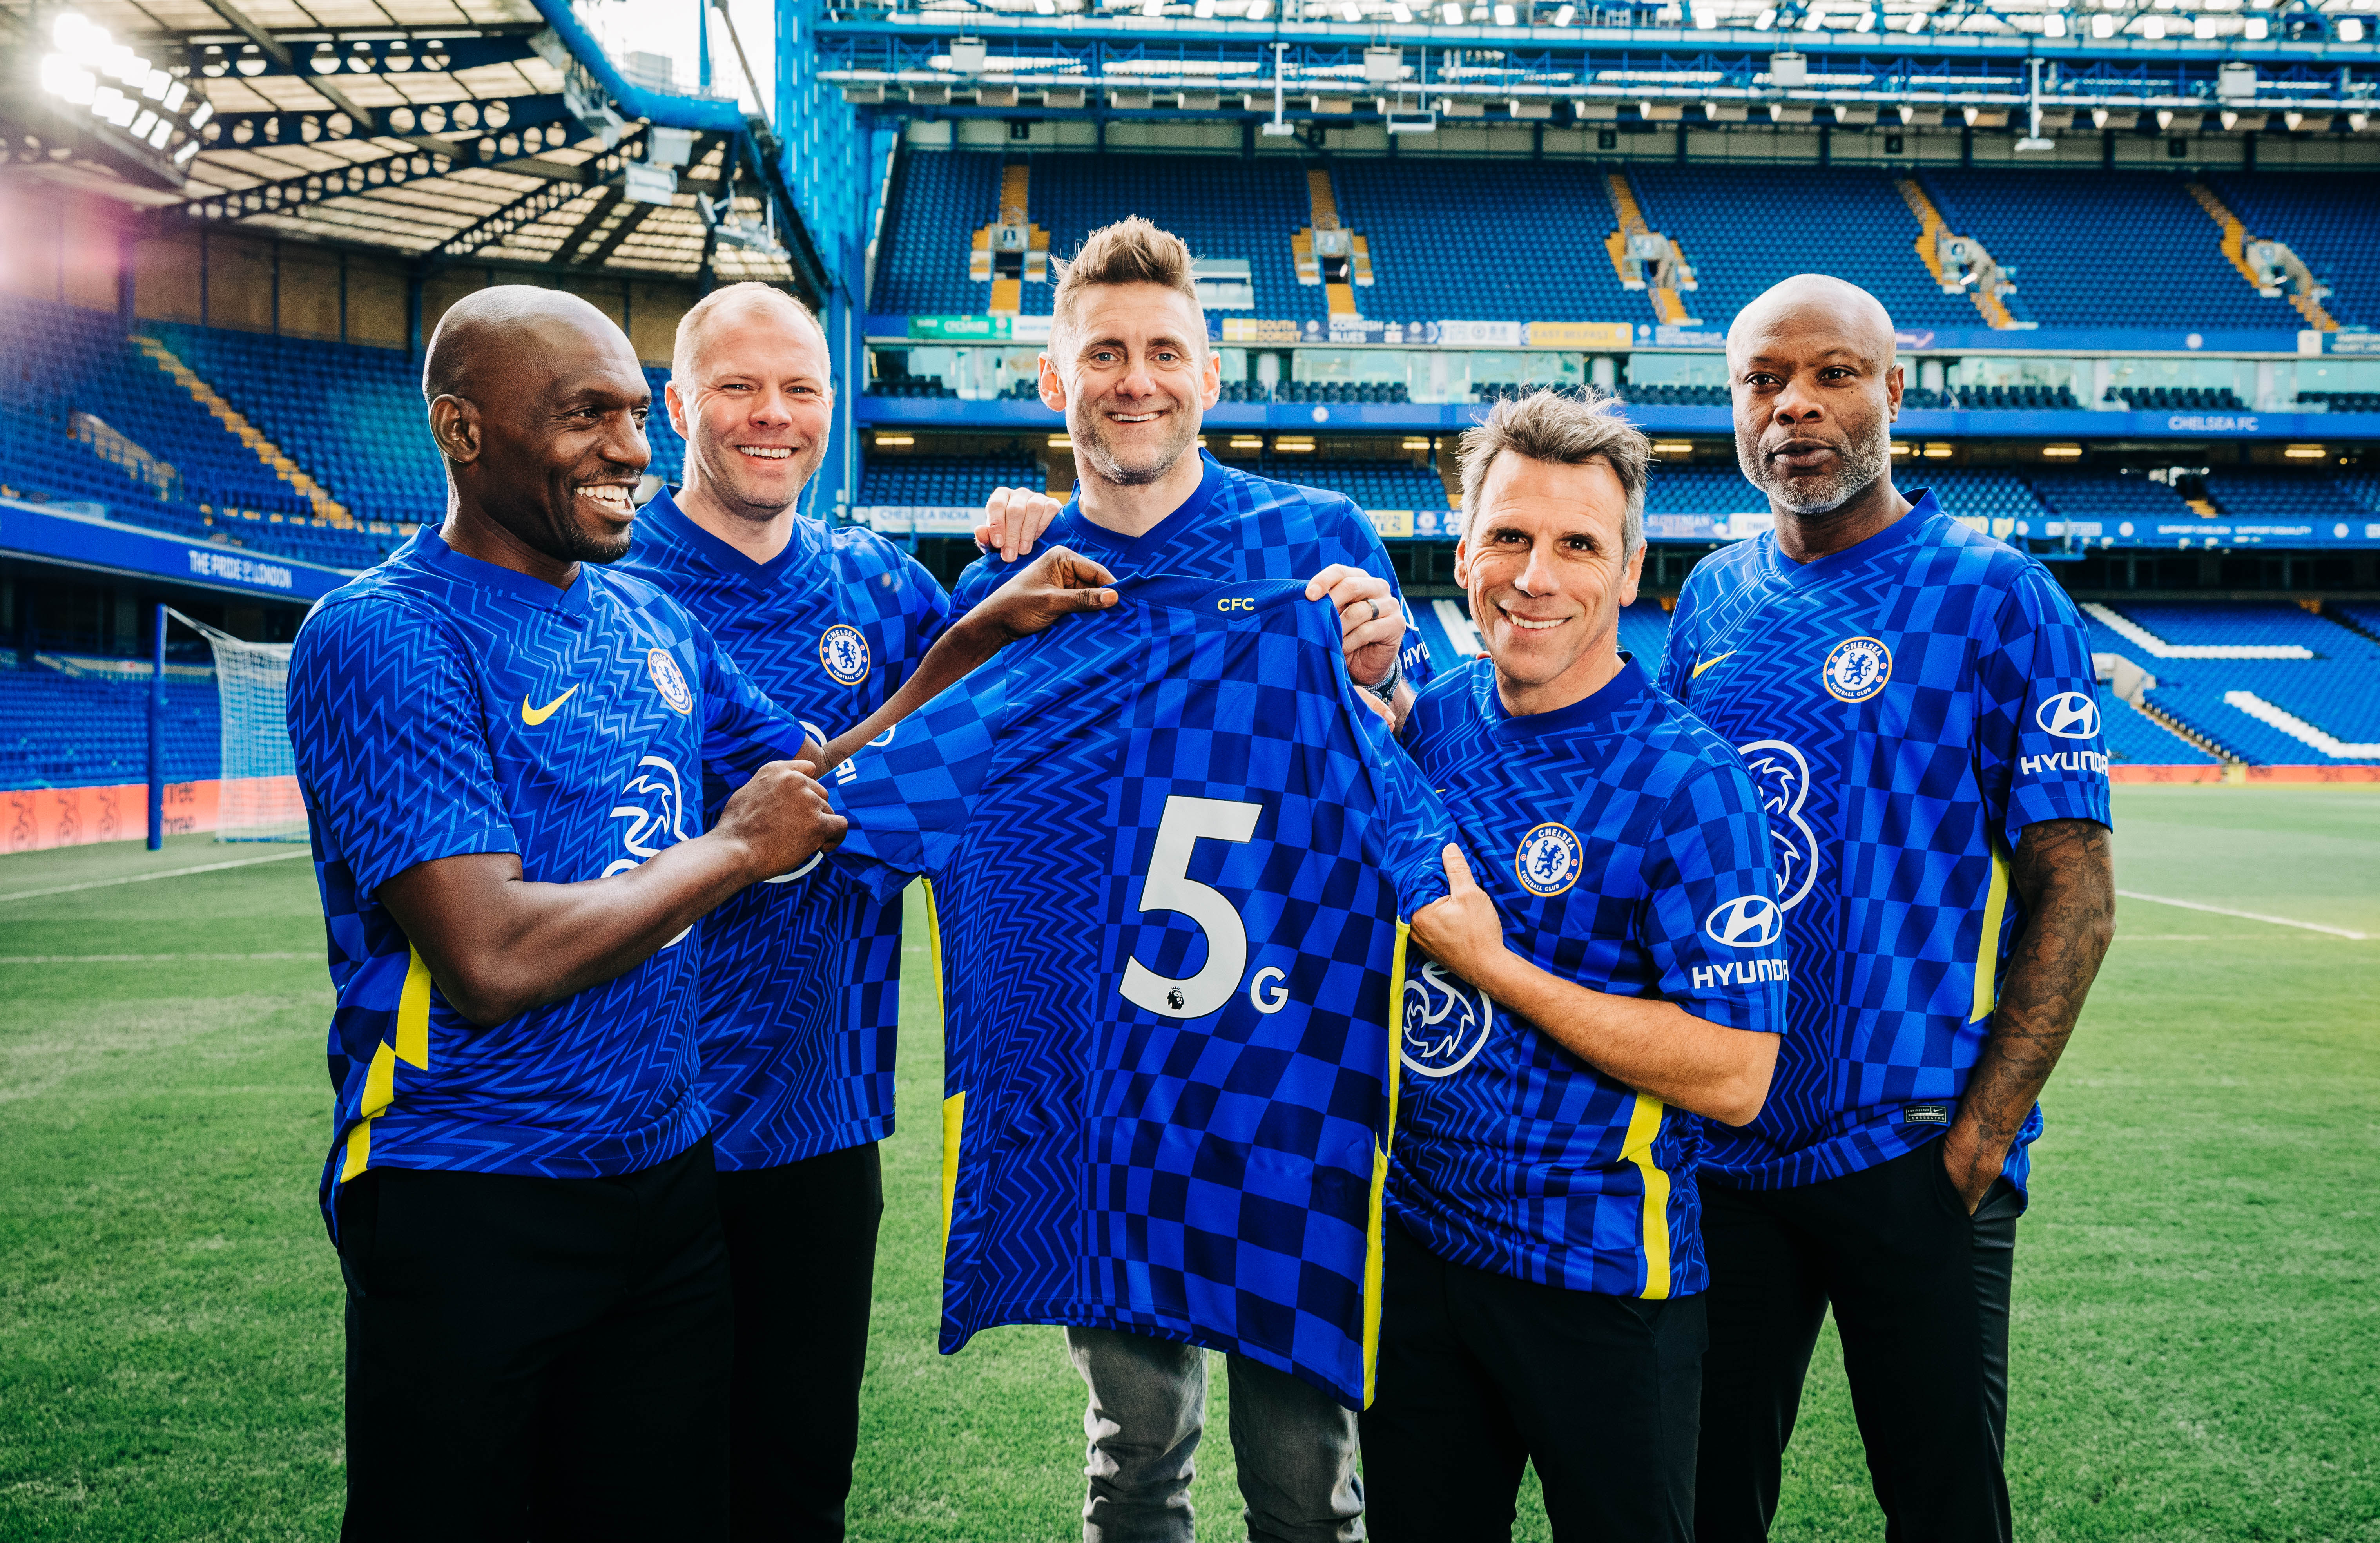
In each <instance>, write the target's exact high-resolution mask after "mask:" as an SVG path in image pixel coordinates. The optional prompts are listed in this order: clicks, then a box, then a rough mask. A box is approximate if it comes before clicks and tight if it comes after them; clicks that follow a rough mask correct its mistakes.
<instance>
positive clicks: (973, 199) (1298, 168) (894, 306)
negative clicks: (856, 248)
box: [869, 151, 1378, 321]
mask: <svg viewBox="0 0 2380 1543" xmlns="http://www.w3.org/2000/svg"><path fill="white" fill-rule="evenodd" d="M1006 159H1007V158H1006V157H1004V156H1002V155H1000V154H997V153H994V152H977V151H920V152H912V153H910V154H907V155H905V156H903V157H902V169H901V172H900V175H899V176H897V177H896V179H895V185H894V188H893V194H892V212H891V213H890V214H889V215H888V216H887V218H886V220H885V235H884V242H883V247H882V249H881V251H880V256H879V259H878V262H877V272H876V289H875V294H874V298H872V299H871V301H870V302H869V303H870V307H871V309H873V310H876V311H878V312H880V313H882V314H886V315H917V316H934V315H958V316H980V315H983V314H985V313H986V312H987V311H989V310H990V305H991V286H990V284H988V283H981V282H976V281H971V280H970V279H969V278H968V277H967V253H968V250H969V247H970V243H971V242H972V240H973V238H974V235H975V232H976V231H977V230H978V229H980V228H981V227H982V226H984V225H990V224H991V223H992V222H993V221H994V220H996V219H997V218H998V217H999V213H1000V209H999V204H1000V191H1001V167H1002V164H1004V163H1005V161H1006ZM1026 162H1027V164H1029V166H1030V167H1031V171H1032V176H1031V181H1030V184H1029V188H1028V191H1027V193H1026V214H1027V218H1028V219H1029V220H1030V221H1031V223H1033V224H1035V225H1039V226H1040V227H1041V228H1042V229H1043V230H1046V231H1048V232H1049V233H1050V252H1051V253H1052V254H1053V255H1055V256H1058V257H1065V256H1067V255H1069V254H1071V253H1072V252H1073V251H1074V250H1075V249H1076V248H1077V247H1079V246H1081V245H1082V241H1083V237H1086V236H1087V235H1089V234H1090V233H1091V231H1092V230H1094V229H1095V228H1097V227H1098V226H1099V225H1106V224H1108V223H1109V222H1110V221H1111V220H1114V219H1116V218H1117V217H1118V216H1119V214H1120V213H1125V212H1129V213H1138V214H1144V215H1147V217H1148V218H1149V219H1152V220H1155V221H1156V222H1157V223H1158V224H1160V225H1163V226H1165V228H1167V229H1168V230H1171V231H1172V232H1174V233H1175V234H1176V235H1178V236H1180V237H1182V238H1183V239H1184V240H1185V241H1187V242H1189V243H1190V249H1191V250H1192V251H1193V252H1195V253H1196V254H1197V255H1198V256H1200V257H1202V258H1236V259H1240V260H1243V261H1246V263H1247V264H1248V269H1249V274H1250V277H1251V279H1252V280H1253V282H1254V285H1255V288H1256V300H1257V303H1256V308H1255V314H1257V315H1259V316H1265V317H1274V318H1283V319H1287V320H1291V321H1303V320H1305V319H1306V318H1308V317H1315V318H1319V317H1322V316H1324V315H1327V314H1328V312H1327V310H1326V309H1325V300H1324V297H1323V292H1322V288H1321V286H1318V285H1305V286H1301V285H1300V284H1299V283H1298V282H1297V273H1296V270H1295V268H1294V266H1293V263H1292V261H1291V255H1290V238H1291V237H1293V236H1294V235H1295V234H1296V233H1297V232H1298V231H1299V230H1301V229H1303V228H1305V226H1306V225H1309V224H1310V223H1311V222H1312V206H1311V203H1310V201H1309V199H1308V195H1307V192H1306V185H1305V167H1304V165H1303V164H1301V163H1299V162H1296V161H1293V160H1290V159H1287V158H1278V159H1275V158H1268V159H1265V160H1260V161H1256V162H1245V161H1240V160H1237V159H1227V158H1223V157H1219V156H1197V155H1128V156H1118V155H1111V156H1101V155H1090V154H1073V153H1063V152H1050V153H1038V154H1035V155H1032V156H1030V157H1029V158H1026ZM1350 223H1351V224H1353V225H1354V227H1355V228H1356V229H1357V230H1364V229H1365V226H1364V225H1362V223H1361V220H1360V217H1351V218H1350ZM1376 250H1377V249H1376ZM1375 262H1376V266H1377V262H1378V259H1377V257H1376V259H1375ZM1051 289H1052V286H1050V285H1048V284H1028V285H1026V286H1024V290H1023V297H1024V298H1023V311H1024V314H1026V315H1028V316H1047V315H1048V314H1049V313H1050V293H1051ZM1359 293H1360V294H1362V295H1365V296H1369V295H1371V294H1374V293H1376V291H1374V290H1369V289H1367V290H1364V291H1360V292H1359ZM1366 311H1367V312H1368V313H1378V312H1376V311H1375V309H1374V308H1373V307H1372V306H1371V305H1370V304H1368V303H1366ZM1214 314H1217V315H1220V314H1223V313H1222V312H1220V311H1219V312H1216V313H1214ZM1243 314H1245V313H1243Z"/></svg>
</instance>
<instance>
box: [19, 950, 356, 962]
mask: <svg viewBox="0 0 2380 1543" xmlns="http://www.w3.org/2000/svg"><path fill="white" fill-rule="evenodd" d="M321 957H322V951H321V950H320V949H316V950H315V951H314V952H312V953H310V954H309V953H304V952H288V951H284V952H281V953H277V954H0V965H145V964H151V963H154V962H157V961H160V960H166V959H202V960H212V961H216V962H221V961H224V960H227V959H237V960H240V961H242V962H245V961H247V960H249V959H319V958H321Z"/></svg>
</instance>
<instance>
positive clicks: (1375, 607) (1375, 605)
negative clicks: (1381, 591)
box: [1364, 597, 1380, 622]
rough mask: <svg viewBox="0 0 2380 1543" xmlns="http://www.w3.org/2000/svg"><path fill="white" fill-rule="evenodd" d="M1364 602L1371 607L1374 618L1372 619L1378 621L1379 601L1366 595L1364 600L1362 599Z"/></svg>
mask: <svg viewBox="0 0 2380 1543" xmlns="http://www.w3.org/2000/svg"><path fill="white" fill-rule="evenodd" d="M1364 603H1365V604H1366V605H1368V606H1370V607H1371V608H1372V620H1374V621H1376V622H1377V621H1378V620H1379V619H1380V602H1379V601H1376V600H1373V599H1370V598H1369V597H1366V599H1365V601H1364Z"/></svg>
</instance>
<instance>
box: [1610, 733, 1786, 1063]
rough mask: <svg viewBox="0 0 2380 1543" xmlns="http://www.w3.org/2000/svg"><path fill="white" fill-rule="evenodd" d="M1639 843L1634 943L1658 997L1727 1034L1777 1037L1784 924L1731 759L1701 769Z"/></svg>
mask: <svg viewBox="0 0 2380 1543" xmlns="http://www.w3.org/2000/svg"><path fill="white" fill-rule="evenodd" d="M1658 818H1659V825H1658V829H1657V830H1655V831H1654V832H1653V833H1652V836H1651V838H1650V839H1649V840H1648V841H1647V842H1646V843H1645V860H1644V867H1643V869H1642V870H1641V874H1640V877H1641V878H1642V879H1643V881H1644V883H1645V894H1644V896H1643V897H1642V898H1641V899H1640V900H1639V901H1638V903H1637V904H1638V915H1637V917H1636V933H1637V936H1638V937H1639V938H1641V939H1643V940H1644V942H1645V950H1646V952H1647V953H1648V954H1650V955H1651V957H1652V960H1653V963H1654V965H1655V966H1656V968H1657V969H1658V971H1659V978H1660V983H1661V985H1660V991H1661V995H1662V996H1663V997H1664V998H1666V999H1668V1000H1669V1001H1670V1002H1676V1003H1677V1004H1678V1005H1679V1006H1681V1007H1682V1008H1684V1009H1685V1010H1686V1011H1687V1012H1689V1013H1692V1014H1694V1016H1695V1017H1697V1018H1701V1019H1703V1020H1705V1021H1706V1022H1708V1023H1714V1024H1718V1025H1720V1026H1722V1027H1728V1028H1742V1029H1749V1030H1752V1031H1754V1032H1757V1033H1763V1034H1782V1033H1784V1032H1785V991H1786V961H1785V916H1784V912H1783V910H1782V909H1781V908H1780V907H1779V905H1778V904H1777V876H1776V865H1775V864H1774V862H1773V861H1772V860H1771V857H1770V853H1769V845H1768V823H1767V818H1766V817H1765V816H1764V815H1763V814H1762V813H1761V810H1760V800H1759V795H1758V794H1757V792H1756V791H1755V789H1754V787H1753V785H1752V779H1751V778H1749V777H1747V776H1745V775H1744V772H1743V767H1742V766H1740V765H1738V764H1736V763H1735V761H1734V760H1733V759H1732V758H1730V759H1729V761H1728V762H1727V763H1726V764H1724V765H1721V764H1718V763H1716V762H1704V763H1700V764H1698V765H1697V766H1696V767H1695V768H1694V771H1693V772H1691V773H1690V774H1689V775H1688V776H1687V778H1686V780H1685V782H1684V784H1682V786H1680V787H1679V788H1678V790H1677V791H1676V792H1675V793H1674V794H1672V795H1671V796H1670V799H1669V802H1668V803H1667V804H1666V805H1665V806H1664V807H1663V808H1662V810H1661V813H1660V815H1659V817H1658Z"/></svg>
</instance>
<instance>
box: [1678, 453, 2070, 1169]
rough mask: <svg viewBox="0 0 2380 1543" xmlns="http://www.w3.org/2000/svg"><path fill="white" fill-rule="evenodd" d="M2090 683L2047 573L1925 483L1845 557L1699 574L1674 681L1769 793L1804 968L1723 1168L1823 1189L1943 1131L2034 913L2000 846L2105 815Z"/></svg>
mask: <svg viewBox="0 0 2380 1543" xmlns="http://www.w3.org/2000/svg"><path fill="white" fill-rule="evenodd" d="M2094 676H2095V672H2094V670H2093V668H2092V663H2091V650H2090V642H2089V638H2088V637H2087V635H2086V634H2085V633H2084V631H2083V626H2082V621H2081V618H2080V617H2079V616H2078V615H2077V614H2076V613H2075V609H2074V605H2073V602H2072V601H2070V600H2069V599H2068V598H2067V596H2066V594H2065V591H2063V590H2062V589H2059V588H2058V584H2057V582H2056V581H2055V580H2054V579H2053V578H2052V577H2050V575H2049V573H2048V570H2046V568H2044V567H2043V566H2042V565H2040V564H2039V563H2038V562H2036V561H2034V559H2033V558H2031V557H2029V556H2027V555H2025V554H2024V553H2021V552H2017V551H2015V550H2014V549H2012V548H2010V547H2009V546H2008V545H2006V544H2005V543H2003V542H2000V541H1995V540H1993V539H1992V538H1991V537H1989V536H1987V535H1985V534H1983V533H1981V532H1979V531H1976V530H1974V529H1970V528H1969V527H1967V526H1965V525H1963V524H1961V523H1960V522H1959V521H1957V520H1954V519H1952V518H1950V517H1949V516H1946V515H1944V514H1943V513H1942V512H1941V510H1940V509H1939V507H1938V506H1937V504H1935V502H1934V499H1933V496H1932V495H1931V494H1930V493H1926V494H1921V495H1920V496H1919V498H1918V500H1917V503H1916V504H1915V506H1914V507H1913V508H1912V509H1911V511H1910V512H1909V513H1908V514H1907V515H1905V516H1902V517H1901V518H1900V520H1899V521H1897V522H1896V523H1894V524H1893V525H1892V526H1890V527H1889V528H1888V529H1885V530H1883V531H1881V532H1879V533H1877V534H1876V535H1875V536H1872V537H1870V538H1869V539H1868V540H1866V541H1863V542H1861V543H1860V544H1859V545H1857V546H1855V547H1852V549H1850V550H1849V551H1847V552H1842V553H1836V554H1835V555H1833V556H1831V557H1827V558H1822V559H1820V560H1818V561H1816V562H1814V563H1809V564H1801V565H1797V564H1794V563H1791V562H1790V561H1787V560H1786V559H1784V558H1783V557H1782V556H1781V555H1780V554H1779V553H1778V550H1777V542H1776V538H1775V537H1774V536H1773V535H1764V536H1760V537H1758V538H1756V539H1755V540H1752V541H1743V542H1741V543H1739V544H1737V545H1735V546H1732V547H1729V548H1727V549H1725V550H1723V551H1721V552H1718V553H1714V554H1713V555H1712V556H1711V557H1709V558H1707V559H1706V560H1705V561H1704V562H1703V563H1702V564H1701V565H1699V566H1698V567H1696V568H1695V569H1694V573H1693V574H1692V575H1691V576H1689V577H1688V578H1687V580H1686V585H1685V589H1684V592H1683V593H1682V594H1681V595H1680V596H1679V598H1678V609H1677V614H1676V617H1675V619H1674V620H1673V621H1672V623H1671V624H1670V642H1669V650H1668V654H1667V656H1666V659H1665V661H1664V664H1663V668H1662V675H1661V680H1662V684H1663V686H1665V687H1666V688H1667V689H1669V690H1670V691H1671V692H1673V693H1675V694H1676V695H1677V696H1678V697H1679V699H1681V700H1682V701H1683V702H1684V703H1685V704H1686V707H1687V709H1688V711H1692V712H1693V713H1694V715H1695V716H1696V717H1698V718H1700V719H1702V720H1703V721H1704V722H1705V723H1708V724H1709V725H1710V726H1711V727H1712V728H1713V729H1715V730H1717V731H1718V733H1719V734H1720V735H1724V736H1725V737H1726V738H1727V739H1728V740H1729V741H1730V742H1731V743H1732V744H1734V746H1735V747H1736V748H1737V751H1738V753H1739V754H1741V755H1742V756H1743V761H1744V766H1745V769H1746V770H1747V771H1748V772H1750V773H1751V774H1752V777H1753V780H1754V782H1755V784H1757V785H1758V786H1759V788H1760V790H1761V794H1762V797H1763V799H1764V802H1765V803H1766V805H1767V809H1768V819H1769V827H1770V831H1771V832H1772V834H1773V837H1774V840H1775V843H1776V847H1777V853H1778V891H1779V899H1780V901H1781V903H1782V904H1783V905H1784V906H1785V937H1786V944H1787V948H1788V952H1789V954H1790V957H1791V964H1792V971H1793V983H1792V989H1791V998H1790V1007H1789V1017H1790V1020H1791V1026H1792V1027H1791V1030H1790V1031H1789V1032H1788V1034H1787V1035H1786V1038H1785V1043H1784V1048H1783V1051H1782V1053H1781V1054H1780V1055H1779V1060H1778V1066H1777V1078H1776V1082H1775V1084H1774V1086H1773V1087H1771V1088H1770V1090H1769V1094H1768V1102H1767V1107H1766V1108H1765V1109H1764V1110H1763V1111H1762V1112H1761V1115H1760V1118H1759V1119H1758V1120H1757V1121H1755V1122H1754V1124H1752V1125H1750V1126H1749V1127H1746V1128H1744V1129H1743V1130H1730V1129H1727V1128H1724V1127H1714V1128H1713V1129H1712V1131H1711V1148H1710V1151H1709V1153H1708V1155H1707V1156H1706V1160H1705V1166H1706V1169H1708V1170H1710V1171H1712V1172H1714V1173H1715V1174H1718V1175H1722V1176H1723V1177H1724V1178H1725V1179H1726V1180H1727V1182H1730V1183H1734V1184H1739V1185H1745V1186H1747V1187H1753V1188H1770V1187H1780V1186H1785V1185H1802V1184H1809V1183H1812V1182H1814V1181H1816V1180H1819V1179H1826V1178H1832V1177H1836V1176H1839V1175H1840V1174H1844V1173H1850V1172H1859V1171H1860V1170H1862V1169H1864V1168H1869V1167H1873V1166H1874V1165H1876V1164H1877V1163H1879V1162H1884V1161H1888V1160H1890V1159H1892V1158H1894V1157H1898V1156H1900V1154H1901V1153H1903V1152H1906V1151H1910V1150H1912V1149H1913V1148H1916V1147H1918V1146H1921V1145H1923V1144H1924V1143H1925V1142H1926V1141H1928V1140H1930V1139H1932V1138H1933V1137H1935V1136H1939V1135H1941V1134H1942V1132H1943V1130H1944V1129H1945V1128H1946V1127H1947V1125H1948V1124H1949V1121H1950V1119H1951V1118H1952V1117H1953V1115H1954V1113H1955V1112H1956V1109H1957V1105H1958V1100H1959V1095H1960V1094H1961V1091H1962V1090H1963V1089H1964V1088H1965V1087H1966V1081H1967V1075H1968V1073H1969V1072H1970V1071H1971V1070H1972V1069H1973V1066H1974V1064H1975V1062H1976V1060H1977V1059H1978V1058H1979V1057H1980V1055H1981V1054H1982V1051H1983V1047H1984V1042H1985V1038H1986V1036H1987V1033H1988V1031H1989V1027H1990V1020H1991V1013H1992V1008H1993V1005H1994V1003H1995V1002H1996V1001H1997V995H1998V982H1999V977H2000V971H2001V970H2002V969H2003V967H2004V966H2005V964H2006V961H2007V958H2008V953H2009V949H2010V944H2011V942H2013V940H2014V939H2015V937H2016V935H2017V933H2018V931H2019V929H2021V928H2022V923H2023V914H2022V913H2023V905H2022V900H2021V899H2020V898H2019V897H2018V896H2017V895H2016V894H2015V893H2014V892H2013V891H2012V890H2011V889H2010V884H2009V855H2010V853H2011V852H2013V851H2014V850H2015V849H2016V844H2017V843H2018V841H2019V840H2020V839H2021V837H2022V832H2023V830H2024V828H2025V827H2026V826H2027V825H2030V824H2033V823H2034V822H2035V821H2038V820H2096V821H2097V822H2099V823H2100V824H2103V825H2105V824H2107V823H2109V814H2108V803H2107V746H2106V743H2105V741H2104V740H2103V739H2102V737H2101V734H2100V725H2099V717H2098V706H2097V697H2096V688H2095V680H2094ZM2040 1129H2041V1112H2040V1111H2039V1109H2037V1108H2036V1109H2035V1110H2034V1112H2033V1114H2032V1116H2031V1118H2030V1119H2028V1120H2027V1122H2026V1124H2025V1126H2024V1129H2023V1131H2022V1134H2021V1135H2020V1136H2018V1138H2017V1141H2016V1143H2015V1145H2014V1147H2013V1148H2011V1149H2010V1153H2009V1158H2008V1163H2007V1166H2006V1168H2005V1170H2004V1172H2006V1173H2007V1175H2008V1177H2009V1178H2010V1180H2011V1181H2013V1182H2014V1183H2015V1184H2016V1185H2018V1187H2019V1188H2020V1189H2022V1188H2023V1187H2024V1185H2025V1183H2026V1180H2027V1178H2028V1176H2029V1173H2030V1155H2029V1154H2030V1145H2031V1142H2032V1140H2033V1138H2034V1136H2036V1135H2037V1134H2038V1133H2039V1131H2040Z"/></svg>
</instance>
